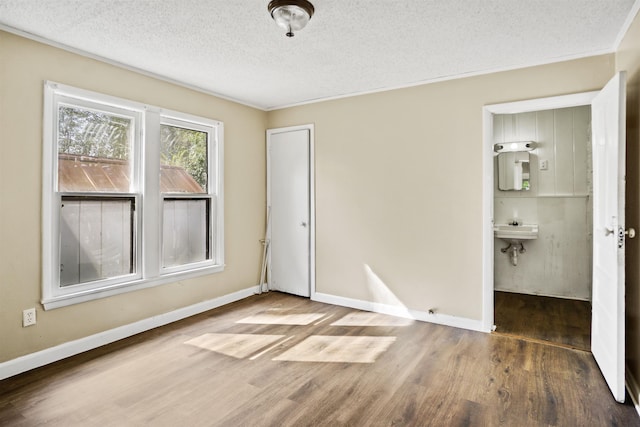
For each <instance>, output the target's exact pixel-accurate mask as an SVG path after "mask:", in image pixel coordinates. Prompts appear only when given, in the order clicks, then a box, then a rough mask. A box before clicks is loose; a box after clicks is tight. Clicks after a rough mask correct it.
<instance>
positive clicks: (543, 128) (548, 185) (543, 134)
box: [531, 111, 556, 195]
mask: <svg viewBox="0 0 640 427" xmlns="http://www.w3.org/2000/svg"><path fill="white" fill-rule="evenodd" d="M554 124H555V119H554V114H553V111H540V112H538V113H537V140H536V142H537V143H538V148H536V150H535V154H536V156H537V157H538V164H537V165H533V167H536V168H538V171H539V173H538V181H537V182H532V183H531V186H532V187H533V188H536V189H537V194H538V195H552V194H556V173H555V170H556V155H555V138H554V135H555V131H554ZM542 161H546V162H547V169H546V170H539V162H542Z"/></svg>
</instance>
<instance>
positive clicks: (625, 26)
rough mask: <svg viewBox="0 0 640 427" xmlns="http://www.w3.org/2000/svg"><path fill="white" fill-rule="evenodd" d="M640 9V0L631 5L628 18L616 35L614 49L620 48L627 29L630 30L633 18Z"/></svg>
mask: <svg viewBox="0 0 640 427" xmlns="http://www.w3.org/2000/svg"><path fill="white" fill-rule="evenodd" d="M638 11H640V0H636V2H635V3H634V4H633V6H632V7H631V10H630V11H629V15H627V19H625V21H624V24H623V25H622V27H621V28H620V32H619V33H618V37H616V41H615V43H614V44H613V50H614V51H616V50H618V49H619V48H620V43H622V40H623V39H624V36H626V35H627V31H629V27H631V24H632V23H633V20H634V19H635V17H636V15H637V14H638Z"/></svg>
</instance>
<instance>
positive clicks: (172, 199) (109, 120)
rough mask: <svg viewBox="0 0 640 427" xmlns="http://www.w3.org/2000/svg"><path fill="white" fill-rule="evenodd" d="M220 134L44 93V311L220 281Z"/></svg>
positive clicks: (196, 124) (80, 96) (101, 99)
mask: <svg viewBox="0 0 640 427" xmlns="http://www.w3.org/2000/svg"><path fill="white" fill-rule="evenodd" d="M222 132H223V125H222V123H220V122H217V121H214V120H210V119H205V118H201V117H195V116H191V115H188V114H183V113H178V112H173V111H168V110H163V109H160V108H157V107H152V106H146V105H142V104H139V103H135V102H132V101H128V100H124V99H119V98H113V97H109V96H106V95H101V94H96V93H93V92H88V91H84V90H80V89H76V88H72V87H68V86H64V85H60V84H56V83H50V82H47V83H45V122H44V138H43V142H44V168H43V172H44V175H43V209H44V211H43V304H44V306H45V308H46V309H48V308H55V307H59V306H64V305H68V304H73V303H76V302H82V301H86V300H90V299H94V298H97V297H101V296H108V295H113V294H115V293H120V292H124V291H129V290H133V289H139V288H142V287H148V286H154V285H157V284H161V283H166V282H170V281H175V280H179V279H183V278H188V277H195V276H198V275H203V274H210V273H213V272H216V271H221V270H222V269H223V266H224V260H223V240H222V238H223V235H222V234H223V233H222V230H223V217H222V213H223V209H222V182H221V177H222V167H221V162H222V157H221V156H222Z"/></svg>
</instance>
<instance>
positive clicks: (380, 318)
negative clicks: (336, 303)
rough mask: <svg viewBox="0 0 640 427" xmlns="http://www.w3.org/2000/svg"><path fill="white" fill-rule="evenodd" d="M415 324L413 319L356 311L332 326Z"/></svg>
mask: <svg viewBox="0 0 640 427" xmlns="http://www.w3.org/2000/svg"><path fill="white" fill-rule="evenodd" d="M411 323H413V320H411V319H404V318H402V317H392V316H386V315H384V314H379V313H370V312H362V311H354V312H353V313H349V314H347V315H346V316H344V317H343V318H341V319H339V320H336V321H335V322H333V323H332V324H331V326H407V325H410V324H411Z"/></svg>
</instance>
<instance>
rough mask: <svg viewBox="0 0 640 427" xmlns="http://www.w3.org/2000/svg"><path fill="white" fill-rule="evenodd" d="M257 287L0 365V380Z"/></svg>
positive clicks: (231, 299)
mask: <svg viewBox="0 0 640 427" xmlns="http://www.w3.org/2000/svg"><path fill="white" fill-rule="evenodd" d="M256 286H257V285H254V286H251V287H249V288H246V289H242V290H239V291H236V292H233V293H230V294H227V295H223V296H220V297H217V298H213V299H210V300H207V301H203V302H200V303H197V304H193V305H190V306H187V307H183V308H179V309H177V310H174V311H170V312H168V313H163V314H159V315H157V316H153V317H149V318H147V319H143V320H139V321H137V322H134V323H130V324H128V325H124V326H120V327H117V328H114V329H110V330H108V331H104V332H100V333H97V334H94V335H89V336H88V337H84V338H80V339H77V340H75V341H70V342H66V343H64V344H60V345H57V346H55V347H50V348H47V349H44V350H41V351H38V352H35V353H31V354H27V355H25V356H20V357H17V358H15V359H12V360H8V361H6V362H2V363H0V380H3V379H5V378H9V377H12V376H14V375H17V374H20V373H22V372H26V371H29V370H31V369H35V368H39V367H40V366H44V365H48V364H50V363H53V362H57V361H58V360H62V359H65V358H67V357H71V356H75V355H76V354H80V353H83V352H85V351H88V350H93V349H94V348H98V347H101V346H103V345H106V344H110V343H112V342H115V341H118V340H121V339H123V338H127V337H130V336H133V335H135V334H139V333H141V332H145V331H148V330H150V329H153V328H157V327H159V326H164V325H167V324H169V323H172V322H176V321H178V320H182V319H186V318H187V317H191V316H195V315H196V314H200V313H204V312H205V311H209V310H212V309H214V308H217V307H221V306H223V305H226V304H230V303H232V302H235V301H240V300H242V299H245V298H247V297H249V296H252V295H253V294H254V290H255V288H256Z"/></svg>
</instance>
